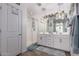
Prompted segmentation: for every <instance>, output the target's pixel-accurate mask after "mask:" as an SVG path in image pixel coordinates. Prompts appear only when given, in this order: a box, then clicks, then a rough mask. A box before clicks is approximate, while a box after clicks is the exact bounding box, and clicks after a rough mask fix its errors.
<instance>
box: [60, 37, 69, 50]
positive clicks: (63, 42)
mask: <svg viewBox="0 0 79 59" xmlns="http://www.w3.org/2000/svg"><path fill="white" fill-rule="evenodd" d="M60 41H61V42H60V46H61V49H62V50H65V51H69V50H70V47H69V42H70V41H69V37H68V36H62V37H61V40H60Z"/></svg>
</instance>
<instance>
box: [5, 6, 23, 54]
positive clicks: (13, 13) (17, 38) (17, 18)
mask: <svg viewBox="0 0 79 59" xmlns="http://www.w3.org/2000/svg"><path fill="white" fill-rule="evenodd" d="M6 28H7V35H6V37H7V53H8V55H17V54H19V53H21V36H22V33H21V11H20V10H19V9H18V7H17V6H12V5H7V24H6Z"/></svg>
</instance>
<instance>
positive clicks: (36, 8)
mask: <svg viewBox="0 0 79 59" xmlns="http://www.w3.org/2000/svg"><path fill="white" fill-rule="evenodd" d="M26 6H27V12H29V14H30V15H32V16H38V17H40V16H43V15H48V14H51V13H53V14H54V13H55V12H57V11H62V10H64V11H65V13H68V12H69V10H70V4H69V3H61V4H60V3H41V4H38V3H27V4H26Z"/></svg>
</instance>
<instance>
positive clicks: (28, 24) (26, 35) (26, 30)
mask: <svg viewBox="0 0 79 59" xmlns="http://www.w3.org/2000/svg"><path fill="white" fill-rule="evenodd" d="M21 7H22V11H23V22H22V23H23V30H22V31H23V36H22V38H23V41H22V42H23V44H22V48H23V50H25V49H26V48H27V47H29V46H30V45H32V44H33V43H36V42H37V38H36V37H37V34H34V33H37V31H36V32H33V31H32V15H31V11H30V10H28V8H27V4H24V3H23V4H21ZM35 22H36V23H37V21H36V20H35ZM36 25H37V24H36ZM36 27H37V26H36ZM33 36H34V37H33Z"/></svg>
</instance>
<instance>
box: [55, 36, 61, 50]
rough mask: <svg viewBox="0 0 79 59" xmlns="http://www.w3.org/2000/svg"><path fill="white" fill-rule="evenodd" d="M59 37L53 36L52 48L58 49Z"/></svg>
mask: <svg viewBox="0 0 79 59" xmlns="http://www.w3.org/2000/svg"><path fill="white" fill-rule="evenodd" d="M59 38H60V37H59V36H54V48H58V49H60V41H59Z"/></svg>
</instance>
